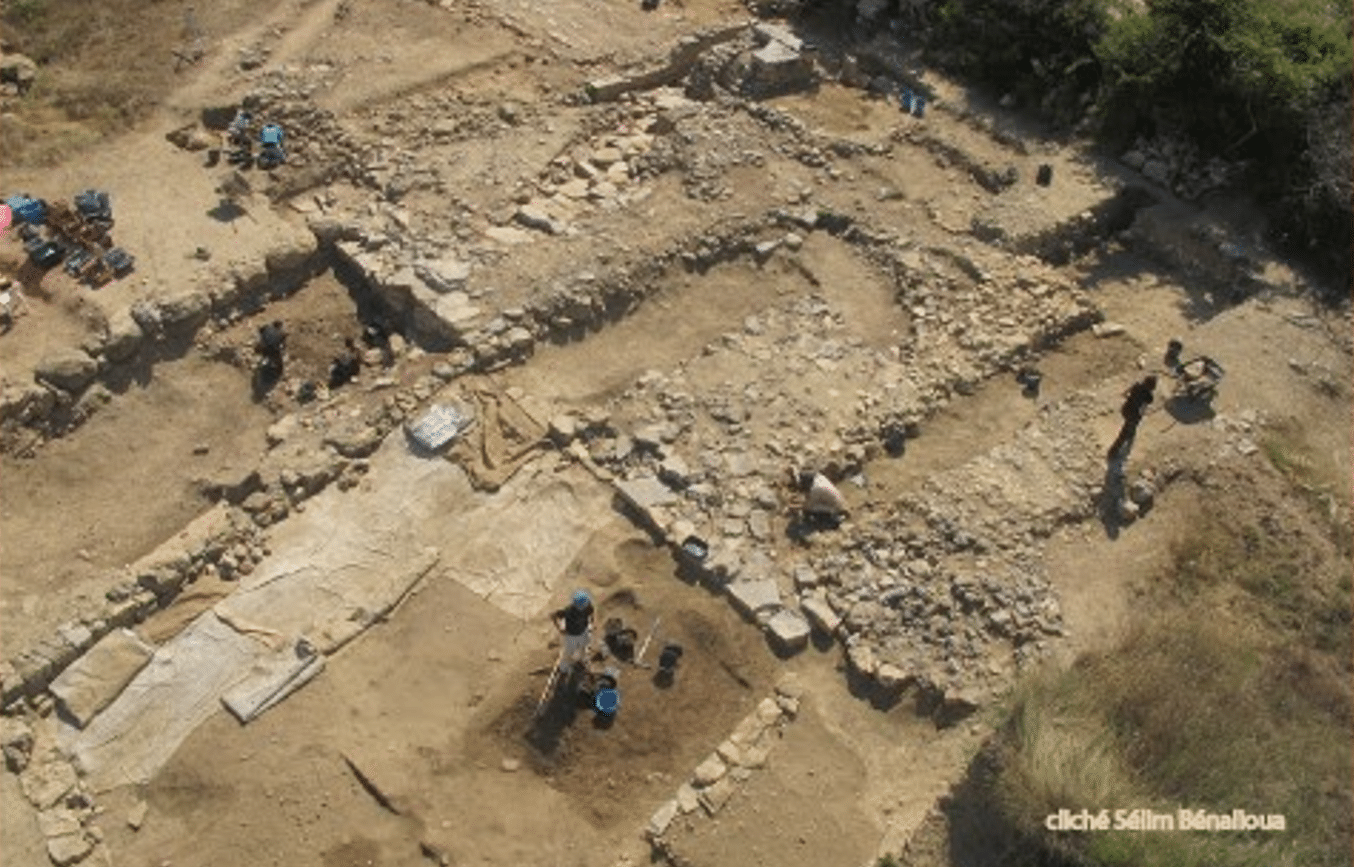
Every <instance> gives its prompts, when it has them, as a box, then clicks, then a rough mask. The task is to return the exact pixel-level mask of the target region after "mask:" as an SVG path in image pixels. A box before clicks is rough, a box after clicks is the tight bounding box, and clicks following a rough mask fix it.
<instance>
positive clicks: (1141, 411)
mask: <svg viewBox="0 0 1354 867" xmlns="http://www.w3.org/2000/svg"><path fill="white" fill-rule="evenodd" d="M1156 387H1157V378H1156V377H1155V376H1147V377H1144V378H1143V379H1142V380H1140V381H1138V382H1136V383H1134V384H1133V385H1132V386H1131V387H1129V389H1128V390H1127V391H1125V392H1124V405H1123V406H1122V407H1120V409H1119V414H1120V415H1122V416H1123V417H1124V424H1123V426H1122V427H1121V428H1119V435H1118V436H1117V437H1115V438H1114V443H1113V444H1112V445H1111V446H1110V450H1109V454H1108V455H1107V458H1108V459H1109V460H1110V461H1111V462H1113V461H1115V460H1123V459H1124V458H1126V457H1128V452H1129V450H1130V449H1132V448H1133V438H1134V437H1135V436H1137V434H1138V425H1139V424H1140V423H1141V422H1142V418H1143V416H1144V415H1146V414H1147V407H1148V406H1149V405H1151V403H1152V399H1153V392H1155V391H1156Z"/></svg>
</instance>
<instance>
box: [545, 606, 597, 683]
mask: <svg viewBox="0 0 1354 867" xmlns="http://www.w3.org/2000/svg"><path fill="white" fill-rule="evenodd" d="M593 615H594V611H593V607H592V597H590V596H588V594H587V591H585V590H576V591H574V595H573V598H572V600H571V601H570V603H569V604H568V605H566V606H565V607H563V608H561V609H559V610H558V611H556V612H555V613H554V614H553V615H551V617H550V620H551V622H552V623H554V624H555V628H556V629H558V630H559V631H560V633H561V634H562V635H563V637H564V648H563V650H562V651H561V652H560V656H559V671H560V673H561V674H565V673H568V671H569V670H570V669H571V668H573V667H574V666H576V665H580V664H583V663H584V662H586V661H587V657H588V647H589V645H591V643H592V623H593Z"/></svg>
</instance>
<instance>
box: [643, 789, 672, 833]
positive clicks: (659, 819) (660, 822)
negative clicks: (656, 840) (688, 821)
mask: <svg viewBox="0 0 1354 867" xmlns="http://www.w3.org/2000/svg"><path fill="white" fill-rule="evenodd" d="M677 811H678V806H677V800H676V799H675V798H674V799H672V800H670V801H667V802H666V803H664V804H663V806H661V807H659V808H658V809H657V810H656V811H655V812H654V814H653V818H651V819H649V835H650V836H651V837H661V836H663V833H664V832H665V831H667V830H668V826H669V825H671V824H672V820H673V819H675V818H677Z"/></svg>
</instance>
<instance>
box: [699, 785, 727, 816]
mask: <svg viewBox="0 0 1354 867" xmlns="http://www.w3.org/2000/svg"><path fill="white" fill-rule="evenodd" d="M733 793H734V784H733V780H731V779H729V778H728V777H725V778H724V779H722V780H720V781H718V782H717V783H715V784H714V785H712V786H710V787H708V788H706V789H704V790H702V791H701V793H700V802H701V806H702V807H704V808H705V812H707V813H709V814H710V815H711V816H713V815H714V814H716V813H718V812H719V811H720V810H722V809H724V805H725V804H727V803H729V799H730V798H732V797H733Z"/></svg>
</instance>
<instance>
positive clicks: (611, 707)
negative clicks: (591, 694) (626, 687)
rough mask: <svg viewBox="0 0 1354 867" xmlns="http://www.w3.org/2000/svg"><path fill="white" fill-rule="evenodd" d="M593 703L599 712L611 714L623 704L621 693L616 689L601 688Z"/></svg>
mask: <svg viewBox="0 0 1354 867" xmlns="http://www.w3.org/2000/svg"><path fill="white" fill-rule="evenodd" d="M593 705H594V706H595V707H596V708H597V712H598V713H600V714H606V715H607V716H611V715H612V714H614V713H615V712H616V709H617V708H619V707H620V706H621V694H620V693H619V692H617V691H616V690H614V689H599V690H597V696H596V697H595V698H594V699H593Z"/></svg>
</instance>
